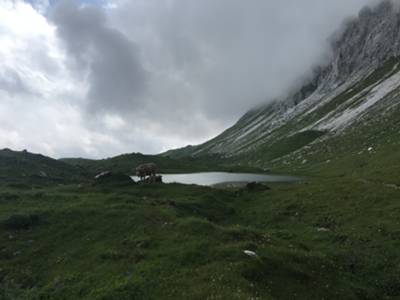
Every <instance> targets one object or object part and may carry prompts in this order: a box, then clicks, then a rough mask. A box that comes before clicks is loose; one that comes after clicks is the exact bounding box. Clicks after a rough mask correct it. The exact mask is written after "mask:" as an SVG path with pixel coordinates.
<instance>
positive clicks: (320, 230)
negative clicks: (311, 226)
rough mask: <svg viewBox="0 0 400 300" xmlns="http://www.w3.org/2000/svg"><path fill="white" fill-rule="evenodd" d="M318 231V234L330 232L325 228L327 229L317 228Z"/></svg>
mask: <svg viewBox="0 0 400 300" xmlns="http://www.w3.org/2000/svg"><path fill="white" fill-rule="evenodd" d="M317 231H318V232H328V231H330V230H329V229H328V228H325V227H319V228H317Z"/></svg>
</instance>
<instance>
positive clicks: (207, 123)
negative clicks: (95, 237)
mask: <svg viewBox="0 0 400 300" xmlns="http://www.w3.org/2000/svg"><path fill="white" fill-rule="evenodd" d="M372 2H375V0H352V1H348V0H335V1H321V0H304V1H291V0H282V1H265V0H252V1H242V0H201V1H200V0H135V1H131V0H115V4H116V8H113V9H104V8H101V7H95V6H90V5H84V6H82V5H79V4H77V2H74V1H61V2H60V3H58V4H57V5H56V6H55V8H54V10H53V11H52V12H51V13H50V16H51V20H52V22H53V23H54V24H55V25H56V26H57V33H58V36H59V37H61V39H62V40H63V41H64V43H65V45H66V48H67V50H68V53H69V56H70V59H71V64H70V67H71V70H72V71H73V73H74V74H75V76H77V77H79V78H80V79H81V80H82V81H84V82H85V83H87V85H88V94H87V99H86V101H87V103H88V105H87V107H86V110H85V111H86V112H93V113H94V117H92V118H88V119H89V122H88V123H89V127H90V130H93V131H95V130H100V131H102V133H105V134H108V135H110V136H112V137H113V138H114V139H116V140H117V141H118V142H120V143H121V145H122V146H121V147H122V148H123V149H127V148H130V149H131V151H137V150H138V149H140V150H141V151H144V152H158V151H161V150H164V149H165V148H166V147H168V146H171V145H172V146H174V147H177V146H184V145H185V144H188V143H198V142H201V141H204V140H206V139H208V138H210V137H212V136H213V135H216V134H217V133H218V132H220V131H222V130H223V129H225V128H226V127H228V126H229V125H231V124H233V122H235V121H236V120H237V119H238V118H239V117H240V116H241V115H242V114H244V113H245V112H246V111H247V110H249V109H251V108H253V107H254V106H256V105H259V104H262V103H267V102H268V101H271V100H272V99H274V98H277V97H281V96H284V95H285V94H286V93H288V92H289V91H290V90H291V89H292V88H294V87H298V86H299V85H300V84H301V82H302V80H304V78H308V77H309V76H310V74H311V73H312V69H313V67H314V66H315V65H318V64H320V63H321V62H323V61H324V60H325V59H326V58H327V57H328V56H329V45H330V44H329V43H330V41H329V39H328V37H329V36H330V35H331V34H333V33H334V32H335V31H336V30H337V29H338V28H339V27H340V24H341V23H342V22H343V20H344V19H345V18H346V17H348V16H351V15H357V13H358V11H359V10H360V9H361V8H362V7H363V6H364V5H367V4H370V3H372ZM110 114H111V115H117V116H119V117H121V118H122V119H123V120H124V126H123V127H122V128H123V129H121V130H119V129H118V130H115V129H107V128H105V127H106V126H105V127H101V126H102V125H101V126H100V127H101V128H100V129H96V128H99V124H101V121H102V118H104V116H106V115H110ZM90 120H92V122H91V121H90ZM86 126H88V125H87V124H86ZM132 132H134V133H135V134H136V135H140V134H141V132H142V135H143V137H142V138H141V139H138V138H137V137H132ZM118 147H119V146H118ZM113 149H114V148H113ZM146 149H147V151H146ZM157 149H158V151H157ZM124 151H125V150H124Z"/></svg>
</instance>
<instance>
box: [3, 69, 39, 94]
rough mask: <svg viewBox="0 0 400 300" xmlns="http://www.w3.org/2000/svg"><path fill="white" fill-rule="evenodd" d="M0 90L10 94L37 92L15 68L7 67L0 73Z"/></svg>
mask: <svg viewBox="0 0 400 300" xmlns="http://www.w3.org/2000/svg"><path fill="white" fill-rule="evenodd" d="M0 90H2V91H5V92H7V93H8V94H9V95H11V96H12V95H16V94H31V95H34V94H35V93H34V92H33V91H32V90H31V89H30V88H29V87H28V86H27V85H26V84H25V83H24V81H23V80H22V79H21V76H20V75H19V74H18V72H16V71H15V70H13V69H5V70H3V71H2V73H1V74H0Z"/></svg>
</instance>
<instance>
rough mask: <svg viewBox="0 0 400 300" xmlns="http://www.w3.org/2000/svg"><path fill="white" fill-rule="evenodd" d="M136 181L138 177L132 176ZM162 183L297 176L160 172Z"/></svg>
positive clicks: (290, 178)
mask: <svg viewBox="0 0 400 300" xmlns="http://www.w3.org/2000/svg"><path fill="white" fill-rule="evenodd" d="M132 179H133V180H135V181H138V180H139V178H138V177H136V176H132ZM162 180H163V182H164V183H182V184H197V185H215V184H220V183H225V182H230V183H231V182H294V181H298V180H299V178H297V177H293V176H282V175H265V174H250V173H227V172H204V173H187V174H162Z"/></svg>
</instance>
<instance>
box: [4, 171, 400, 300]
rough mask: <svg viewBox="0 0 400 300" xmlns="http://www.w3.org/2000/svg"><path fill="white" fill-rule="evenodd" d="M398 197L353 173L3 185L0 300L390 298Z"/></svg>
mask: <svg viewBox="0 0 400 300" xmlns="http://www.w3.org/2000/svg"><path fill="white" fill-rule="evenodd" d="M399 196H400V190H398V189H396V188H394V187H390V186H387V187H384V186H383V185H382V183H380V182H372V181H371V182H366V181H362V180H360V178H357V177H356V176H354V174H353V176H342V177H340V176H330V177H328V176H327V177H325V178H318V179H316V178H308V179H306V180H305V181H303V182H300V183H294V184H293V183H292V184H270V185H269V188H260V187H257V188H243V189H231V190H220V189H218V190H217V189H212V188H207V187H198V186H184V185H177V184H171V185H165V184H159V185H138V184H133V183H129V182H126V183H121V182H113V181H110V182H108V183H107V184H98V185H92V184H83V185H77V184H72V185H71V184H68V185H63V186H45V187H40V186H36V187H34V188H29V189H21V188H19V187H12V186H11V187H9V186H8V187H4V188H2V189H1V193H0V299H385V298H386V299H391V298H393V299H395V298H396V297H398V296H400V269H399V267H398V266H399V265H400V256H399V255H398V247H399V245H400V231H399V224H398V220H399V213H400V204H399V203H398V201H396V200H395V199H398V197H399ZM245 250H248V251H253V252H255V253H256V256H255V257H252V256H249V255H246V254H245V253H244V251H245Z"/></svg>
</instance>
